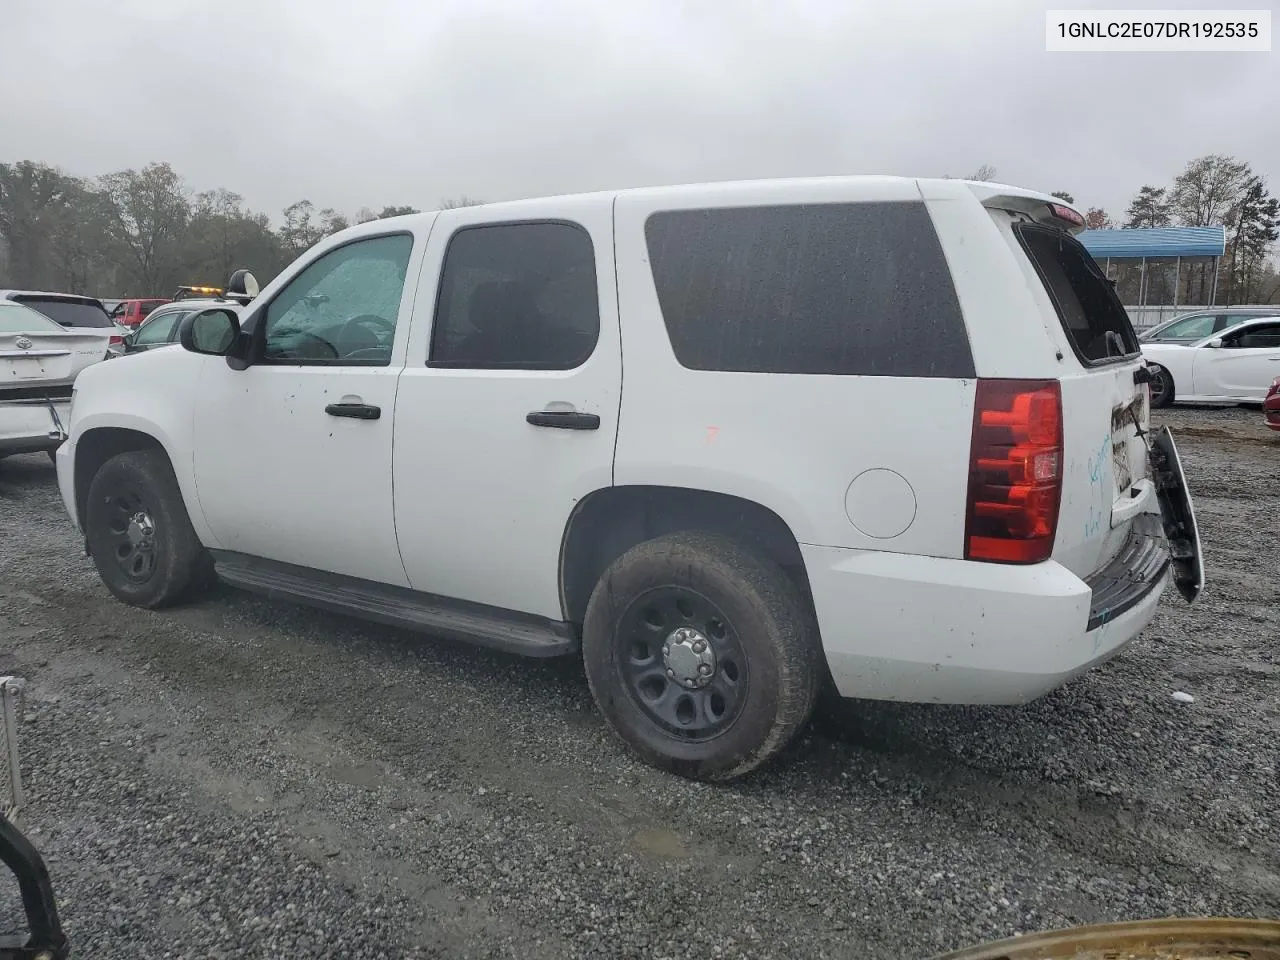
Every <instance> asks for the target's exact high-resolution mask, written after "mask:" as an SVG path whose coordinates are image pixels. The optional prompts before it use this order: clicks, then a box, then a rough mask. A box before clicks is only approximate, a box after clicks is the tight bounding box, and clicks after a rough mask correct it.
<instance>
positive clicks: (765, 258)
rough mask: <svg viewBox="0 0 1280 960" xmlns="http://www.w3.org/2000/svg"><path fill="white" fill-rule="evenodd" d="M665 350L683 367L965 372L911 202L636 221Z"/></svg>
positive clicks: (937, 271)
mask: <svg viewBox="0 0 1280 960" xmlns="http://www.w3.org/2000/svg"><path fill="white" fill-rule="evenodd" d="M645 240H646V242H647V244H648V250H649V260H650V263H651V266H652V270H653V281H654V286H655V288H656V291H657V294H658V302H659V304H660V306H661V308H662V317H663V320H664V322H665V323H666V327H667V333H668V335H669V337H670V339H671V346H672V349H673V351H674V353H675V356H676V359H677V360H678V361H679V362H680V363H681V364H682V365H683V366H685V367H689V368H691V369H694V370H730V371H740V372H749V373H793V374H827V375H844V376H849V375H863V376H899V377H948V378H959V377H972V376H973V375H974V366H973V354H972V352H971V350H970V348H969V338H968V333H967V331H966V329H965V325H964V319H963V316H962V314H961V311H960V304H959V301H958V300H957V299H956V292H955V288H954V286H953V284H952V281H951V272H950V270H949V269H948V267H947V263H946V260H945V258H944V257H943V253H942V247H941V245H940V244H939V242H938V236H937V232H936V231H935V230H934V227H933V221H932V220H931V219H930V217H929V213H928V211H927V210H926V209H925V206H924V204H923V203H914V202H907V203H902V202H887V203H879V202H877V203H840V204H796V205H787V206H767V207H741V208H717V209H701V210H667V211H660V212H658V213H654V214H652V215H651V216H650V217H649V219H648V220H647V221H646V223H645Z"/></svg>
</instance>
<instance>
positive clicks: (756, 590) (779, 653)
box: [582, 531, 825, 781]
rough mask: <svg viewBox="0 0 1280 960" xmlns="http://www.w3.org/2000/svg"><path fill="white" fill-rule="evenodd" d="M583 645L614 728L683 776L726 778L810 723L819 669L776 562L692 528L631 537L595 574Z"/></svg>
mask: <svg viewBox="0 0 1280 960" xmlns="http://www.w3.org/2000/svg"><path fill="white" fill-rule="evenodd" d="M682 630H684V631H686V632H684V633H681V631H682ZM688 630H692V631H693V633H688V632H687V631H688ZM700 642H701V644H702V647H701V650H700V649H699V643H700ZM664 646H665V648H666V649H667V650H669V651H671V652H670V653H669V654H666V655H664ZM582 653H583V662H584V664H585V667H586V674H587V682H588V684H589V685H590V687H591V693H592V696H593V697H594V698H595V701H596V704H597V706H599V708H600V712H601V713H603V714H604V716H605V719H606V720H607V721H608V722H609V725H610V726H611V727H612V728H613V730H614V732H615V733H616V734H617V735H618V736H619V737H620V738H621V739H622V740H623V742H624V743H626V744H627V745H628V746H629V747H630V748H631V749H632V750H633V751H634V752H635V753H636V754H638V755H639V756H640V757H641V758H642V759H643V760H645V761H647V762H648V763H650V764H652V765H653V766H655V767H658V768H659V769H661V770H666V771H668V772H670V773H674V774H677V775H678V776H681V777H687V778H689V779H692V780H711V781H724V780H731V779H733V778H735V777H739V776H741V775H743V774H745V773H747V772H749V771H751V770H754V769H755V768H757V767H759V766H760V765H762V764H764V763H765V762H766V761H768V760H770V759H771V758H772V757H774V756H775V755H776V754H777V753H778V752H779V751H781V750H782V749H783V748H784V747H786V746H787V745H788V744H789V743H790V742H791V740H792V739H793V738H794V737H795V736H796V734H797V733H799V732H800V730H801V729H803V728H804V726H805V724H806V723H807V722H808V720H809V717H810V715H811V714H812V713H813V708H814V703H815V701H816V699H817V694H818V690H819V687H820V685H821V682H822V679H823V677H824V676H825V665H824V663H825V662H824V660H823V655H822V649H821V644H820V642H819V639H818V630H817V624H816V621H815V618H814V615H813V613H812V611H811V609H810V607H809V604H808V603H807V602H806V601H805V599H804V597H803V596H802V595H801V592H800V591H799V590H798V589H797V587H796V585H795V583H793V582H792V581H791V579H790V578H788V577H787V575H786V574H785V573H784V572H783V570H782V568H781V567H779V566H778V565H777V564H776V563H774V562H773V561H771V560H769V559H767V558H766V557H764V556H762V555H760V554H759V553H757V552H755V551H754V550H752V549H750V548H748V547H746V546H744V545H743V544H741V543H739V542H737V541H736V540H732V539H730V538H728V537H724V536H721V535H719V534H712V533H701V532H696V531H695V532H687V533H676V534H671V535H669V536H664V537H659V538H658V539H655V540H650V541H647V542H645V543H641V544H639V545H638V546H635V547H633V548H632V549H631V550H629V551H627V552H626V553H625V554H623V555H622V556H621V557H620V558H619V559H618V560H617V561H615V562H614V564H613V565H612V566H611V567H609V569H608V570H606V571H605V573H604V576H602V577H601V578H600V581H599V583H597V584H596V587H595V590H594V591H593V592H592V594H591V599H590V601H589V602H588V604H587V613H586V618H585V622H584V624H583V639H582ZM704 667H705V668H706V671H705V675H704V673H703V668H704ZM670 670H678V671H679V672H680V675H682V676H683V678H684V680H685V681H686V683H688V684H697V685H698V686H697V687H696V688H694V689H690V688H688V687H682V686H681V685H680V684H679V683H678V682H677V679H673V678H672V676H671V675H670V674H669V671H670ZM659 691H661V692H660V693H659ZM717 698H718V703H717ZM717 709H718V711H719V712H718V713H717Z"/></svg>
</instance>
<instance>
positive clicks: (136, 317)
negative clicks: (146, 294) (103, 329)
mask: <svg viewBox="0 0 1280 960" xmlns="http://www.w3.org/2000/svg"><path fill="white" fill-rule="evenodd" d="M166 303H169V301H168V300H164V299H152V300H121V301H120V303H119V304H117V305H116V308H115V309H114V310H112V311H111V319H112V320H114V321H116V323H123V324H124V325H125V326H126V327H137V326H138V325H139V324H140V323H142V321H143V320H145V319H147V315H148V314H150V313H151V311H152V310H154V309H155V308H156V307H160V306H163V305H164V304H166Z"/></svg>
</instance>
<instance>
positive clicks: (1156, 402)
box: [1150, 363, 1173, 407]
mask: <svg viewBox="0 0 1280 960" xmlns="http://www.w3.org/2000/svg"><path fill="white" fill-rule="evenodd" d="M1150 370H1151V406H1153V407H1167V406H1169V404H1171V403H1173V374H1171V373H1170V372H1169V371H1168V370H1166V369H1165V368H1164V367H1162V366H1160V365H1159V364H1156V363H1153V364H1150Z"/></svg>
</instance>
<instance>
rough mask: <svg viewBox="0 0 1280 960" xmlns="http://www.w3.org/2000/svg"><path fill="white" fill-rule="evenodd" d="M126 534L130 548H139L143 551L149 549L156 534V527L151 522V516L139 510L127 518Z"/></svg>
mask: <svg viewBox="0 0 1280 960" xmlns="http://www.w3.org/2000/svg"><path fill="white" fill-rule="evenodd" d="M126 533H127V535H128V537H129V543H130V544H131V545H132V546H134V547H140V548H141V549H143V550H146V549H149V548H150V547H151V543H152V540H153V539H154V538H155V534H156V527H155V524H154V523H153V522H152V520H151V515H150V514H148V513H147V512H146V511H145V510H139V511H138V512H137V513H135V514H134V515H133V516H132V517H130V518H129V526H128V529H127V530H126Z"/></svg>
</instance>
